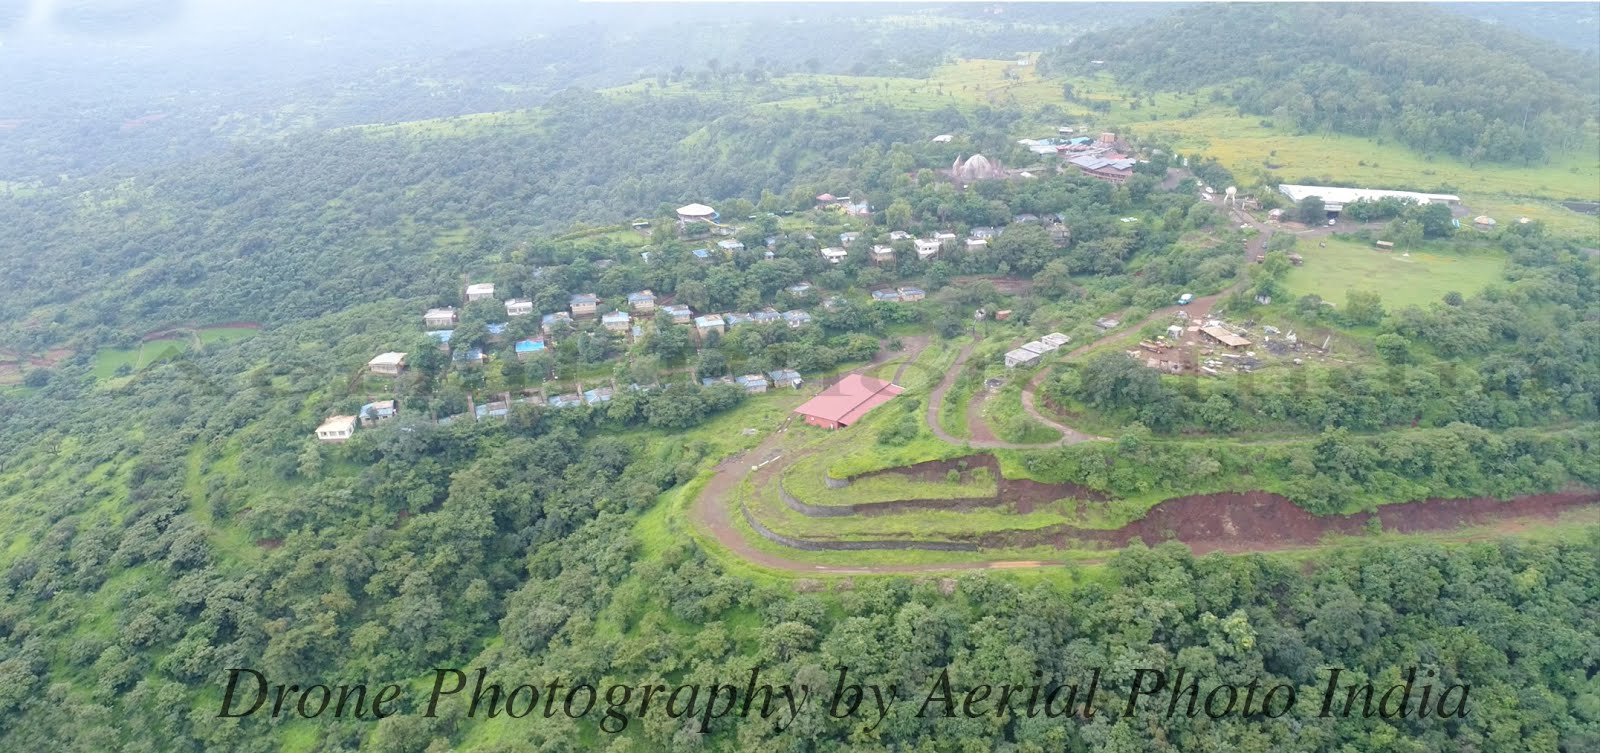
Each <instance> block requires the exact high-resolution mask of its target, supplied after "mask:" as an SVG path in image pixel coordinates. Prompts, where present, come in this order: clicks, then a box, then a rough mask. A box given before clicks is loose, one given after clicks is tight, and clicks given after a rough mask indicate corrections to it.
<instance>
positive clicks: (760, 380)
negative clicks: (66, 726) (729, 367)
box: [733, 374, 767, 395]
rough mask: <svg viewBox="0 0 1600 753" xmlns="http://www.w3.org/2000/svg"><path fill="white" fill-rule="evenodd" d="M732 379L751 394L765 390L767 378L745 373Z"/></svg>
mask: <svg viewBox="0 0 1600 753" xmlns="http://www.w3.org/2000/svg"><path fill="white" fill-rule="evenodd" d="M733 381H734V382H735V383H737V384H738V385H739V386H740V387H743V388H744V391H745V392H748V393H750V394H752V395H754V394H759V393H762V392H766V391H767V378H766V377H764V376H762V375H760V374H745V375H744V376H742V377H739V378H737V379H734V380H733Z"/></svg>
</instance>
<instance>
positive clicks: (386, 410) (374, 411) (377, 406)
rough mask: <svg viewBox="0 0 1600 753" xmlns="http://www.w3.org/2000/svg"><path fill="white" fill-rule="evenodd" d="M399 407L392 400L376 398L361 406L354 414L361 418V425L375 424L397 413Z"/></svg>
mask: <svg viewBox="0 0 1600 753" xmlns="http://www.w3.org/2000/svg"><path fill="white" fill-rule="evenodd" d="M399 413H400V407H399V405H398V404H396V403H395V401H393V400H378V401H376V402H371V403H367V404H366V405H363V406H361V411H360V412H359V413H357V414H356V415H357V416H359V417H360V418H361V425H362V426H363V427H367V426H376V425H377V424H378V423H380V422H383V421H388V420H389V419H391V418H394V417H395V416H396V415H399Z"/></svg>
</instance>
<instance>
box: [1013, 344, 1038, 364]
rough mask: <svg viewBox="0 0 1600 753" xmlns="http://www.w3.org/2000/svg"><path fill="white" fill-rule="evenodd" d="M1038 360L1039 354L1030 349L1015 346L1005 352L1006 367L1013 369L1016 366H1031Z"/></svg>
mask: <svg viewBox="0 0 1600 753" xmlns="http://www.w3.org/2000/svg"><path fill="white" fill-rule="evenodd" d="M1038 362H1039V354H1038V353H1035V352H1033V351H1031V350H1025V349H1023V348H1017V349H1016V350H1013V351H1011V352H1009V353H1006V368H1008V369H1014V368H1017V367H1018V366H1032V365H1034V364H1036V363H1038Z"/></svg>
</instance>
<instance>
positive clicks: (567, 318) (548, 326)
mask: <svg viewBox="0 0 1600 753" xmlns="http://www.w3.org/2000/svg"><path fill="white" fill-rule="evenodd" d="M571 326H572V315H571V314H568V313H567V312H565V311H557V312H556V313H554V314H545V315H544V316H542V317H540V318H539V330H540V331H541V332H544V333H545V334H546V335H553V334H555V332H556V329H557V328H569V327H571Z"/></svg>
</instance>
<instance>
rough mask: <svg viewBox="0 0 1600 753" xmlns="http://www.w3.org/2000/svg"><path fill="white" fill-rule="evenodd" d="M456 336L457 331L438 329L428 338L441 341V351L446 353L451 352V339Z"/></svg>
mask: <svg viewBox="0 0 1600 753" xmlns="http://www.w3.org/2000/svg"><path fill="white" fill-rule="evenodd" d="M455 334H456V331H455V330H453V329H436V330H433V331H431V332H428V333H427V335H428V337H431V338H433V339H435V340H438V341H439V350H444V351H448V350H450V338H452V337H454V336H455Z"/></svg>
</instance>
